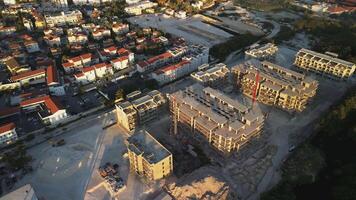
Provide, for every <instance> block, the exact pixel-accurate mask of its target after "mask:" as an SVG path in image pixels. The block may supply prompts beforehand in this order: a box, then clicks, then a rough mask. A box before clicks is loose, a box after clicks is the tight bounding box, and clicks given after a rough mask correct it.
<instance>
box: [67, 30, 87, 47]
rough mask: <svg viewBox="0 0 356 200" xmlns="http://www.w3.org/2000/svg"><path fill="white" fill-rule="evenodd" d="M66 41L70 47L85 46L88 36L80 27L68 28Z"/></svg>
mask: <svg viewBox="0 0 356 200" xmlns="http://www.w3.org/2000/svg"><path fill="white" fill-rule="evenodd" d="M67 40H68V43H69V44H70V45H72V44H85V43H87V42H88V35H87V34H86V32H85V31H84V30H83V29H82V28H80V27H75V28H70V29H68V30H67Z"/></svg>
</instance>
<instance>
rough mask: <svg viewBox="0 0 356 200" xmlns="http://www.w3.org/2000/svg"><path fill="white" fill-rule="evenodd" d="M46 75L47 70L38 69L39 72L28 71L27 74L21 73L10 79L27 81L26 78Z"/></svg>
mask: <svg viewBox="0 0 356 200" xmlns="http://www.w3.org/2000/svg"><path fill="white" fill-rule="evenodd" d="M45 73H46V70H44V69H37V70H33V71H27V72H23V73H20V74H18V75H15V76H12V77H11V78H10V80H11V81H20V80H22V79H26V78H31V77H34V76H39V75H42V74H43V75H44V74H45Z"/></svg>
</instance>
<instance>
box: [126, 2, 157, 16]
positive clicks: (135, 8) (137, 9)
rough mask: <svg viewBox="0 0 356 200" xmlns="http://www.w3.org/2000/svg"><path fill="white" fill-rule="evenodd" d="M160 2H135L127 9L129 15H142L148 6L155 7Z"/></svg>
mask: <svg viewBox="0 0 356 200" xmlns="http://www.w3.org/2000/svg"><path fill="white" fill-rule="evenodd" d="M157 5H158V4H157V3H156V2H151V1H148V0H146V1H140V2H137V3H134V4H130V5H129V6H127V7H126V8H125V11H126V12H127V13H128V14H129V15H141V14H142V11H143V10H145V9H148V8H153V7H156V6H157Z"/></svg>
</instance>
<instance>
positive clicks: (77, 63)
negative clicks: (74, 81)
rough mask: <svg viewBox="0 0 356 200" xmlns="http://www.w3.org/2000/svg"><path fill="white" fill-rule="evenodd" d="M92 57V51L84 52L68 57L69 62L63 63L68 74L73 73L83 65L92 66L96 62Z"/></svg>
mask: <svg viewBox="0 0 356 200" xmlns="http://www.w3.org/2000/svg"><path fill="white" fill-rule="evenodd" d="M92 58H93V56H92V54H91V53H86V54H82V55H80V56H76V57H73V58H69V59H67V62H65V63H63V64H62V66H63V68H64V71H65V72H66V73H67V74H68V73H73V72H74V71H76V70H80V69H81V68H83V66H90V65H91V64H92V63H93V62H94V61H93V59H92Z"/></svg>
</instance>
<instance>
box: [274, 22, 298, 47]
mask: <svg viewBox="0 0 356 200" xmlns="http://www.w3.org/2000/svg"><path fill="white" fill-rule="evenodd" d="M294 36H295V31H294V30H293V29H292V28H290V27H288V26H281V30H280V31H279V33H278V34H277V35H276V36H275V37H274V38H273V40H274V42H275V43H276V44H280V43H282V42H283V41H287V40H290V39H292V38H293V37H294Z"/></svg>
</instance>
